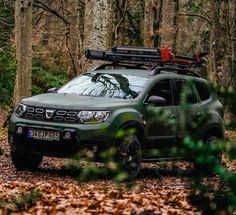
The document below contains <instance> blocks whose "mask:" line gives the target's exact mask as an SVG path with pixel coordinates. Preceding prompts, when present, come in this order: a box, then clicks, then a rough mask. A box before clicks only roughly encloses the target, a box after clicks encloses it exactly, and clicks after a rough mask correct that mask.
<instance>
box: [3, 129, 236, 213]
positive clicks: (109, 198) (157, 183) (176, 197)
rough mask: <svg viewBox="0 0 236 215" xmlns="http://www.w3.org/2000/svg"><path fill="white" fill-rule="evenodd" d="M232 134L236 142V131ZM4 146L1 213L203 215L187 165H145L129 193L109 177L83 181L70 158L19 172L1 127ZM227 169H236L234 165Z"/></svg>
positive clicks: (45, 161)
mask: <svg viewBox="0 0 236 215" xmlns="http://www.w3.org/2000/svg"><path fill="white" fill-rule="evenodd" d="M227 136H228V137H230V138H233V139H234V140H236V134H235V133H233V132H227ZM0 148H2V149H3V151H4V155H2V156H0V170H1V172H0V214H10V213H12V212H13V213H14V214H38V215H41V214H68V215H73V214H140V213H142V212H153V213H154V214H201V212H200V211H197V209H196V208H194V207H193V206H191V204H189V202H188V194H189V192H190V184H191V178H192V176H193V171H192V165H191V164H190V163H187V162H165V163H159V164H145V165H143V168H142V171H141V174H140V176H139V177H138V179H137V180H136V183H135V186H134V187H132V189H131V190H129V189H128V188H127V186H125V184H122V185H121V184H119V185H117V184H114V183H113V182H112V180H111V179H109V178H107V179H105V178H100V179H97V180H94V181H90V182H80V181H79V180H78V179H77V171H76V168H74V167H73V166H68V165H65V163H68V160H65V159H56V158H44V160H43V163H42V164H41V166H40V167H39V168H38V169H37V171H35V172H29V171H16V170H15V168H14V167H13V165H12V164H11V161H10V156H9V146H8V144H7V130H6V129H0ZM227 165H228V166H229V168H231V169H234V170H235V169H236V164H235V163H233V162H232V163H229V162H228V163H227ZM81 168H84V167H81ZM179 175H181V176H179ZM218 182H219V180H218V178H217V177H212V178H211V180H209V182H208V183H212V184H215V185H216V186H217V184H218ZM143 214H145V213H143ZM146 214H148V213H146Z"/></svg>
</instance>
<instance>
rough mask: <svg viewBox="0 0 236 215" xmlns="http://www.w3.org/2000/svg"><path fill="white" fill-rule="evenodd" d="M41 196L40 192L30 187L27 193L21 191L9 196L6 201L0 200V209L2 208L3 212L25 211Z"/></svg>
mask: <svg viewBox="0 0 236 215" xmlns="http://www.w3.org/2000/svg"><path fill="white" fill-rule="evenodd" d="M42 197H43V196H42V194H41V193H39V192H38V191H37V190H34V189H32V190H30V191H29V192H28V193H21V194H20V195H19V196H17V197H14V198H10V199H9V200H8V201H3V200H0V209H4V211H5V214H11V213H12V212H21V211H26V210H28V209H29V208H31V207H32V206H34V205H35V204H36V202H37V201H38V200H40V199H42Z"/></svg>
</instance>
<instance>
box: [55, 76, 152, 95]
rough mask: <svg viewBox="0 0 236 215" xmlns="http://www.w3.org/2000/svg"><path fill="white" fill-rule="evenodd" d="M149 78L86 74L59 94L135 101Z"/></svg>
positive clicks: (66, 86)
mask: <svg viewBox="0 0 236 215" xmlns="http://www.w3.org/2000/svg"><path fill="white" fill-rule="evenodd" d="M147 81H148V78H146V77H141V76H133V75H122V74H104V73H96V74H90V73H88V74H85V75H82V76H79V77H77V78H75V79H73V80H72V81H71V82H69V83H68V84H66V85H65V86H63V87H62V88H61V89H59V90H58V93H65V94H76V95H80V96H92V97H108V98H121V99H134V98H136V97H137V96H138V95H139V93H140V92H141V90H142V88H143V86H144V85H145V83H146V82H147Z"/></svg>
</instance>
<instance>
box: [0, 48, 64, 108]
mask: <svg viewBox="0 0 236 215" xmlns="http://www.w3.org/2000/svg"><path fill="white" fill-rule="evenodd" d="M14 55H15V52H14V50H11V49H5V50H4V51H3V52H2V54H1V56H0V65H1V66H0V92H1V93H0V106H3V107H6V106H9V105H10V104H11V100H12V96H13V91H14V84H15V76H16V61H15V56H14ZM32 73H33V74H32V75H33V78H32V79H33V80H32V81H33V83H32V94H33V95H36V94H39V93H45V92H46V91H47V89H49V88H52V87H57V88H58V87H60V86H62V85H63V84H64V83H66V82H67V76H66V72H65V70H64V68H63V67H62V66H61V65H58V66H51V65H47V64H44V63H43V62H41V60H40V59H34V60H33V70H32Z"/></svg>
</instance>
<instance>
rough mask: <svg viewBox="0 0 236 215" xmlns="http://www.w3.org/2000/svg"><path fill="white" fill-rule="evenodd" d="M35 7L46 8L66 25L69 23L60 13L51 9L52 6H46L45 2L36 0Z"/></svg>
mask: <svg viewBox="0 0 236 215" xmlns="http://www.w3.org/2000/svg"><path fill="white" fill-rule="evenodd" d="M34 6H35V7H38V8H41V9H43V10H46V11H48V12H50V13H52V14H53V15H55V16H57V17H58V18H59V19H61V20H62V21H63V22H64V23H65V24H66V25H69V24H70V23H69V22H68V21H67V20H66V19H65V17H63V16H62V15H60V14H59V13H58V12H57V11H55V10H53V9H52V8H50V7H48V6H47V5H46V4H44V3H42V2H40V1H38V0H36V1H35V3H34Z"/></svg>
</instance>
